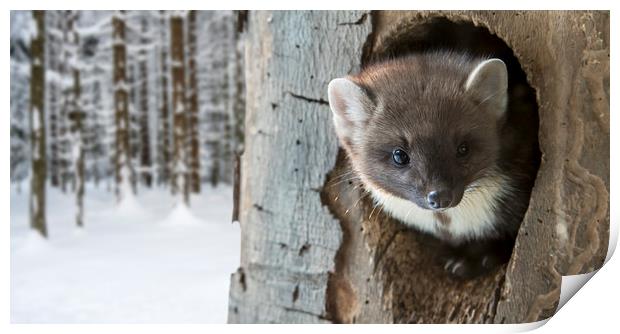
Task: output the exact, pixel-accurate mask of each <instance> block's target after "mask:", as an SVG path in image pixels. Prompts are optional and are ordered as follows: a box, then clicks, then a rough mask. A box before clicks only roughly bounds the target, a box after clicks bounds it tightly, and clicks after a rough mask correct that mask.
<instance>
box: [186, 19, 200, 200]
mask: <svg viewBox="0 0 620 334" xmlns="http://www.w3.org/2000/svg"><path fill="white" fill-rule="evenodd" d="M187 49H188V52H187V56H188V59H187V70H188V72H189V73H188V74H187V76H188V80H187V85H188V96H187V108H188V114H187V119H188V124H187V132H188V135H189V138H188V140H189V148H188V150H189V156H188V158H189V161H188V165H189V166H188V167H189V182H190V188H191V191H192V192H194V193H199V192H200V140H199V136H198V80H197V78H196V76H197V73H198V66H197V64H196V57H197V52H196V49H197V47H196V11H195V10H190V11H189V13H188V14H187Z"/></svg>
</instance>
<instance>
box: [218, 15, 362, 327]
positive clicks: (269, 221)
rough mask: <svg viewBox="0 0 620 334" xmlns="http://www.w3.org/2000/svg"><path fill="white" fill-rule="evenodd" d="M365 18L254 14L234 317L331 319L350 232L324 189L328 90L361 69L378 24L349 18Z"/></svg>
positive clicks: (334, 147) (330, 136) (328, 164)
mask: <svg viewBox="0 0 620 334" xmlns="http://www.w3.org/2000/svg"><path fill="white" fill-rule="evenodd" d="M364 15H365V14H364V13H363V12H357V11H351V12H349V11H347V12H337V11H328V12H306V11H296V12H280V11H276V12H250V13H249V19H248V20H249V22H248V26H249V27H250V29H249V31H248V35H247V40H246V43H247V44H246V55H248V57H246V63H245V68H246V87H247V95H246V96H247V107H246V132H245V138H246V140H245V143H246V149H245V153H244V154H243V158H242V167H241V177H242V179H241V198H240V217H239V221H240V223H241V226H242V244H241V267H240V268H239V270H238V271H237V273H235V274H234V275H233V276H232V278H231V289H230V302H229V313H228V321H229V322H232V323H256V322H279V323H282V322H284V323H321V322H329V321H330V315H329V314H328V312H327V309H326V292H327V281H328V279H329V276H330V272H333V271H334V269H335V262H334V258H335V256H336V252H337V250H338V247H339V245H340V244H341V242H342V232H341V230H340V227H339V223H338V221H337V220H336V219H334V217H333V216H332V215H331V214H330V213H329V210H328V209H327V208H326V207H324V206H323V204H322V202H321V194H320V192H321V187H322V185H323V184H324V182H325V179H326V174H327V173H328V172H329V170H330V169H331V168H332V167H333V166H334V163H335V161H336V153H337V151H338V144H337V140H336V136H335V134H334V133H333V129H332V125H331V112H330V110H329V106H328V105H327V96H326V95H327V89H326V87H327V84H328V83H329V81H330V79H331V78H332V77H333V76H334V75H339V74H346V71H354V70H356V69H357V68H358V67H359V60H360V59H361V57H362V47H363V45H364V43H365V41H366V38H367V36H368V35H369V33H370V22H369V21H368V20H366V21H365V22H364V23H362V24H348V23H350V22H356V21H357V20H359V19H360V17H362V16H364ZM334 45H338V47H333V46H334Z"/></svg>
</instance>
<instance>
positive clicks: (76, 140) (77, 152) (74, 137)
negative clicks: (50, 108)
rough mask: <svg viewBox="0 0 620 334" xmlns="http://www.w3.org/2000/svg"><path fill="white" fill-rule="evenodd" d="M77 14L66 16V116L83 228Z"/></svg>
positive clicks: (78, 220)
mask: <svg viewBox="0 0 620 334" xmlns="http://www.w3.org/2000/svg"><path fill="white" fill-rule="evenodd" d="M77 18H78V13H77V12H76V11H71V12H69V13H68V14H67V19H68V20H67V30H68V31H69V36H68V40H67V42H68V43H67V45H65V47H66V48H67V51H68V52H69V57H68V63H67V66H68V68H69V70H70V71H71V74H72V77H73V88H72V90H71V92H70V95H69V96H70V103H69V105H70V109H69V112H68V114H67V116H68V119H69V121H70V122H71V123H70V128H69V131H70V136H69V137H70V138H71V140H70V142H69V144H70V146H71V162H72V164H73V172H74V175H73V181H74V184H75V186H74V189H75V196H76V205H77V212H76V216H75V222H76V224H77V226H79V227H82V226H84V133H83V130H84V120H85V112H84V110H83V105H82V101H81V87H82V86H81V83H80V68H79V65H78V63H79V59H78V57H79V52H78V51H79V46H80V38H79V35H78V32H77V31H76V29H75V24H76V22H77Z"/></svg>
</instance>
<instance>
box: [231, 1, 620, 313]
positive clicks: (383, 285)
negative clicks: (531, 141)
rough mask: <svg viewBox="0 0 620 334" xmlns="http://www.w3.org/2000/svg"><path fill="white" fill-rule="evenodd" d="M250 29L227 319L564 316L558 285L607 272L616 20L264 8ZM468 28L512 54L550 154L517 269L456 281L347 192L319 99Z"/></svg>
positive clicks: (514, 262)
mask: <svg viewBox="0 0 620 334" xmlns="http://www.w3.org/2000/svg"><path fill="white" fill-rule="evenodd" d="M249 27H250V28H249V29H250V30H249V31H248V40H247V43H248V45H247V49H246V53H247V54H250V55H252V56H251V57H249V58H248V59H247V60H246V65H247V66H246V68H247V72H246V74H247V77H246V83H247V89H248V92H247V98H248V100H247V109H246V111H247V114H246V125H247V126H246V131H245V136H246V138H247V140H246V145H247V149H246V150H245V153H244V156H243V160H242V169H241V178H242V179H241V191H240V199H239V200H240V217H239V220H240V223H241V225H242V227H243V228H242V245H241V247H242V252H241V254H242V257H241V267H240V268H239V270H238V271H237V273H235V274H233V276H232V279H231V290H230V303H229V305H230V306H229V321H230V322H322V321H331V322H344V323H351V322H381V323H453V322H454V323H520V322H531V321H536V320H540V319H544V318H547V317H549V316H551V315H552V314H553V313H554V312H555V309H556V306H557V304H558V298H559V293H560V290H559V289H560V280H561V275H571V274H579V273H585V272H590V271H592V270H596V269H598V268H600V266H601V265H602V263H603V261H604V259H605V255H606V253H607V247H606V245H607V243H608V237H609V189H610V188H609V12H577V11H571V12H536V11H530V12H514V11H502V12H490V11H450V12H435V11H425V12H417V11H398V12H373V13H360V12H357V13H353V12H346V13H345V12H318V13H310V12H292V13H291V12H274V13H269V12H258V13H251V14H250V20H249ZM454 27H456V29H455V28H454ZM467 31H471V32H472V33H474V35H473V36H476V37H482V38H483V39H488V41H494V40H493V38H495V39H497V40H498V41H499V42H497V41H496V42H497V43H500V44H503V45H504V46H505V47H506V48H508V46H510V49H511V50H510V49H509V51H511V52H509V54H508V55H507V56H508V57H516V58H515V59H516V60H518V62H517V64H520V66H521V68H522V71H524V78H526V80H527V83H526V85H529V86H530V87H531V88H533V89H535V95H534V96H535V100H536V101H535V102H537V103H538V112H539V119H540V123H539V124H540V127H539V143H540V149H541V152H542V154H543V158H542V162H541V165H540V169H539V173H538V178H537V181H536V185H535V186H534V189H533V191H532V196H531V201H530V206H529V209H528V211H527V213H526V215H525V217H524V220H523V223H522V226H521V229H520V232H519V235H518V238H517V241H516V245H515V248H514V250H513V256H512V259H511V261H510V262H509V264H508V265H506V266H502V267H501V268H499V269H497V270H496V271H494V272H492V273H490V274H488V275H486V276H483V277H480V278H477V279H474V280H470V281H454V280H452V279H451V278H450V277H448V276H447V274H446V273H445V272H444V271H443V270H442V269H441V268H439V267H438V266H437V265H436V264H434V263H433V260H432V259H433V255H434V254H433V252H432V250H433V249H434V247H433V243H436V241H435V240H433V239H431V238H429V237H425V236H423V235H421V234H420V233H418V232H416V231H414V230H410V229H405V228H403V225H402V224H400V223H398V222H397V221H394V220H393V219H390V218H389V217H387V216H386V215H385V214H384V213H382V212H381V210H380V209H377V210H374V206H373V203H372V202H371V201H370V200H369V199H368V198H366V197H364V192H363V191H361V190H360V189H359V184H358V183H357V182H355V181H353V180H352V181H350V182H348V181H349V180H348V179H347V178H346V175H347V174H346V173H349V172H350V171H351V169H350V167H349V164H348V161H347V158H346V157H345V156H344V154H343V152H342V151H340V152H339V153H338V154H337V152H338V149H337V144H336V139H335V134H334V132H333V128H332V125H331V113H330V111H329V108H328V107H327V102H326V101H327V97H326V90H327V83H328V82H329V80H330V79H332V78H335V77H342V76H344V75H346V74H348V73H351V72H355V71H356V70H357V68H359V65H360V64H361V63H364V62H369V61H373V60H374V59H381V58H383V57H388V56H398V55H401V54H405V53H406V52H407V51H411V50H424V49H428V48H433V47H437V46H439V45H444V46H445V45H459V44H461V43H465V42H472V41H473V42H474V43H475V42H476V41H477V39H476V38H474V39H471V40H468V37H469V36H467V35H466V34H464V32H467ZM302 36H303V38H302ZM504 42H505V43H504ZM493 43H495V42H493ZM332 45H337V46H338V47H337V48H335V47H331V46H332ZM496 47H498V46H497V45H493V44H492V43H491V44H489V45H483V46H480V49H477V50H475V51H477V52H484V51H485V48H490V49H493V48H496ZM513 53H514V55H513ZM524 89H525V90H526V91H527V90H528V89H530V88H529V87H524ZM293 147H294V148H297V149H293ZM326 175H327V176H326Z"/></svg>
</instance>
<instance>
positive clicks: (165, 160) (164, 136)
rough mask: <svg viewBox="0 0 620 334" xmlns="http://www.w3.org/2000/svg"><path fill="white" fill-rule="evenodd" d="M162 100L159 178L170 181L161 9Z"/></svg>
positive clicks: (166, 76) (165, 66) (168, 120)
mask: <svg viewBox="0 0 620 334" xmlns="http://www.w3.org/2000/svg"><path fill="white" fill-rule="evenodd" d="M160 14H161V19H160V23H161V40H160V48H161V49H160V50H161V52H160V57H161V59H160V60H161V75H160V82H161V100H160V103H161V104H160V106H159V107H160V111H159V112H160V113H159V136H158V137H159V141H158V143H159V152H160V155H159V157H158V161H159V168H160V170H159V178H160V182H163V183H168V182H170V161H171V158H170V155H171V154H170V115H169V113H168V52H167V51H166V44H167V43H166V30H167V29H166V28H167V27H166V21H167V20H166V12H165V11H161V13H160Z"/></svg>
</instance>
